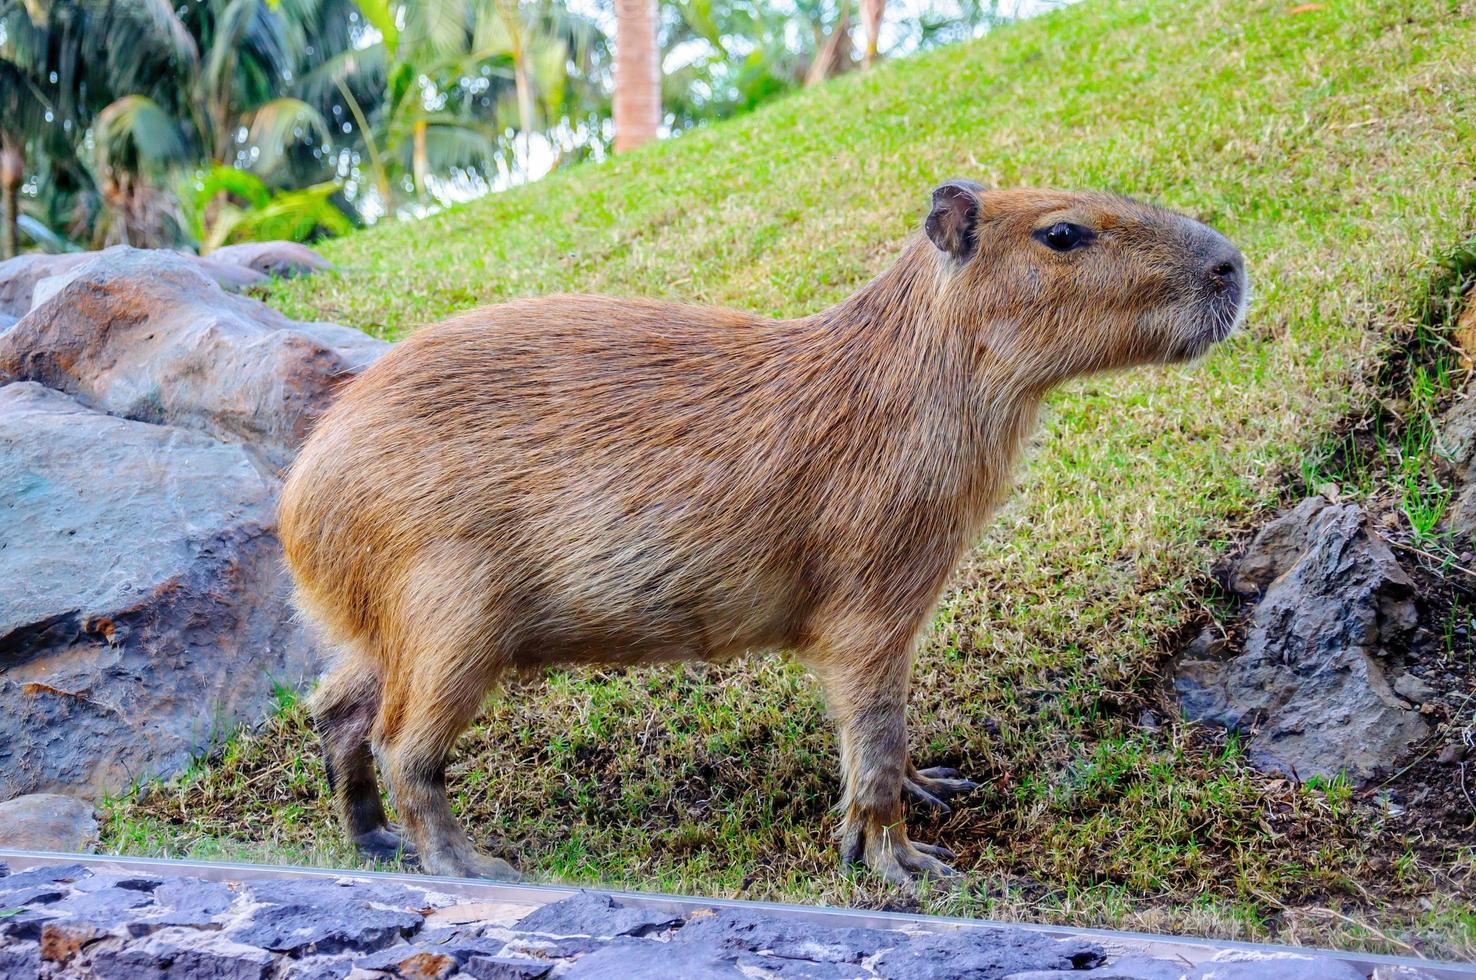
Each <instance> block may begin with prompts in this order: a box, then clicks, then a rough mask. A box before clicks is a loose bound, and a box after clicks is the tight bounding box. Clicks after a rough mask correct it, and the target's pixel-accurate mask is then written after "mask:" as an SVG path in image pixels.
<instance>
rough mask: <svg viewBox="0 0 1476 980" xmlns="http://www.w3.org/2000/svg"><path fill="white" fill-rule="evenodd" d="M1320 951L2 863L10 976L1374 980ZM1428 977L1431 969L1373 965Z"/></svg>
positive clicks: (3, 972) (1381, 974)
mask: <svg viewBox="0 0 1476 980" xmlns="http://www.w3.org/2000/svg"><path fill="white" fill-rule="evenodd" d="M1366 976H1367V974H1365V973H1364V972H1363V971H1362V970H1359V969H1355V968H1354V967H1352V966H1350V965H1348V964H1346V963H1343V962H1341V961H1338V960H1334V959H1329V958H1325V957H1317V956H1312V955H1305V956H1303V955H1288V954H1284V953H1271V954H1267V953H1250V952H1246V951H1227V952H1222V953H1220V954H1218V955H1217V956H1216V958H1215V960H1214V961H1213V962H1209V963H1201V964H1199V965H1197V966H1191V965H1188V964H1185V963H1183V962H1176V961H1173V960H1167V959H1155V958H1151V957H1147V956H1136V957H1125V958H1124V957H1118V958H1113V957H1109V956H1108V955H1107V951H1106V950H1105V949H1104V948H1103V947H1102V946H1100V945H1098V944H1096V943H1094V942H1091V941H1088V940H1086V939H1057V938H1053V937H1050V936H1047V935H1043V934H1040V933H1036V932H1030V931H1027V930H1023V929H1013V928H978V929H961V930H960V929H950V930H941V931H938V930H934V931H929V930H919V931H913V932H908V931H898V930H890V929H867V928H838V927H835V926H827V925H822V924H817V923H814V922H811V921H808V920H806V919H803V918H798V917H794V916H786V915H782V914H775V913H767V912H763V911H758V910H749V909H738V908H731V907H725V908H717V909H700V910H698V911H695V912H691V913H688V914H686V915H685V916H684V917H683V916H678V915H675V914H671V913H666V912H660V911H655V910H653V909H650V908H647V907H642V906H633V905H621V904H619V903H618V902H616V901H615V900H614V899H612V898H611V897H609V896H606V895H603V894H600V893H597V892H579V893H577V894H575V895H574V896H572V897H569V898H566V899H563V900H561V901H557V902H554V903H552V904H548V905H542V906H539V905H530V904H518V903H514V902H492V903H486V902H484V903H475V902H468V901H466V900H465V899H458V898H455V897H453V896H450V895H444V894H439V893H437V892H434V891H429V890H426V889H423V888H417V887H410V886H407V885H403V884H400V883H397V882H384V881H375V880H372V879H356V878H340V879H332V878H298V879H267V880H252V881H242V882H222V881H211V880H205V879H202V878H193V877H185V876H156V875H150V874H131V873H117V872H108V871H102V870H99V871H93V870H90V869H88V868H87V867H85V866H83V865H81V864H57V865H51V866H44V867H36V868H32V869H29V870H24V871H17V872H15V873H10V872H9V870H8V869H6V868H5V866H4V865H3V864H0V978H3V980H12V978H17V980H19V978H26V980H31V978H36V977H84V978H85V977H98V978H134V977H138V978H143V977H151V978H162V977H168V978H197V977H198V978H220V980H247V978H249V980H264V978H301V980H319V978H321V980H330V978H334V980H336V978H353V980H371V978H379V977H402V978H406V980H411V978H415V980H443V978H453V977H455V978H459V977H470V978H476V980H539V978H545V977H547V978H566V977H567V978H570V980H641V978H663V977H675V978H680V980H709V978H710V980H718V978H729V980H742V978H749V980H758V978H779V980H853V978H868V980H869V978H890V980H955V978H958V980H1073V978H1089V980H1180V978H1185V980H1268V978H1270V980H1275V978H1285V980H1364V978H1366ZM1374 976H1375V978H1376V980H1417V978H1419V977H1421V976H1425V974H1422V973H1421V972H1419V971H1414V970H1408V969H1406V968H1396V970H1395V972H1385V971H1383V970H1380V971H1376V972H1375V974H1374Z"/></svg>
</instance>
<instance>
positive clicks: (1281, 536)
mask: <svg viewBox="0 0 1476 980" xmlns="http://www.w3.org/2000/svg"><path fill="white" fill-rule="evenodd" d="M1327 506H1328V502H1327V500H1326V499H1325V498H1323V497H1308V498H1307V499H1305V500H1303V501H1302V502H1301V503H1299V504H1297V506H1296V507H1294V508H1292V509H1291V510H1290V511H1288V512H1287V513H1285V514H1283V515H1282V516H1280V517H1278V518H1277V519H1276V520H1274V521H1272V522H1271V523H1269V524H1267V525H1266V526H1265V527H1263V528H1261V530H1260V531H1258V532H1257V533H1256V536H1255V538H1253V539H1252V540H1251V543H1250V546H1249V547H1248V548H1246V550H1245V554H1244V555H1242V556H1241V557H1240V559H1239V561H1237V562H1236V563H1235V567H1234V568H1233V569H1231V572H1230V576H1229V579H1230V588H1231V589H1232V590H1233V591H1235V592H1236V593H1238V594H1240V595H1242V596H1245V597H1251V596H1257V595H1259V594H1260V593H1262V592H1264V591H1265V590H1266V587H1267V586H1269V585H1270V584H1271V583H1272V581H1274V580H1275V579H1277V578H1279V577H1281V576H1282V575H1283V574H1285V573H1286V572H1287V571H1289V570H1290V569H1291V567H1292V566H1293V565H1295V564H1296V563H1297V562H1298V561H1300V560H1301V558H1302V554H1303V552H1305V551H1306V550H1307V535H1308V532H1309V531H1310V530H1311V527H1312V525H1313V523H1314V522H1315V521H1316V519H1317V517H1318V515H1319V514H1321V513H1322V511H1323V510H1325V509H1326V508H1327Z"/></svg>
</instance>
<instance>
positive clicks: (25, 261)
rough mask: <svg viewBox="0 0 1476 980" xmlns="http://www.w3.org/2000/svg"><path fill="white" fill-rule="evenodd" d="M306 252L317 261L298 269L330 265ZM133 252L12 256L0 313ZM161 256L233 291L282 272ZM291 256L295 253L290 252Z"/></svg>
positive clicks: (14, 312)
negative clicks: (99, 262) (102, 260)
mask: <svg viewBox="0 0 1476 980" xmlns="http://www.w3.org/2000/svg"><path fill="white" fill-rule="evenodd" d="M264 244H266V245H290V244H292V243H291V242H267V243H264ZM299 247H300V248H303V249H304V250H305V251H306V252H308V253H309V254H310V255H311V256H312V258H313V259H316V262H317V263H318V264H312V263H311V261H310V260H306V259H303V258H302V257H301V256H298V259H299V261H300V262H301V263H302V264H301V265H300V268H301V269H302V270H304V271H308V270H310V269H311V270H316V269H319V268H324V267H329V266H328V263H327V262H326V261H325V260H324V259H322V258H321V257H319V256H318V255H317V253H315V252H313V251H312V249H308V248H306V247H305V246H299ZM120 251H122V252H132V251H137V250H136V249H130V248H129V247H128V246H126V245H115V246H113V247H112V248H108V249H104V250H102V251H101V252H66V253H63V254H61V255H44V254H40V253H34V254H26V255H18V256H16V257H15V258H13V259H7V260H5V261H4V262H0V314H5V315H7V316H10V317H14V318H19V317H22V316H25V315H26V313H28V312H29V311H31V310H32V309H34V308H35V307H36V306H38V305H40V304H41V303H43V302H45V301H46V300H47V299H48V298H50V297H51V295H52V294H53V293H55V292H56V290H57V289H59V288H60V287H61V286H62V285H64V284H65V283H66V282H67V280H68V278H69V277H70V276H71V274H72V273H73V272H75V271H76V270H77V269H79V268H81V267H82V266H84V265H86V264H87V263H89V262H91V261H92V260H94V259H96V258H99V257H105V256H109V255H114V254H117V253H118V252H120ZM156 254H161V255H166V254H167V255H177V256H179V258H180V260H181V261H183V262H186V263H188V264H190V265H192V266H194V267H195V268H197V269H199V270H200V271H201V272H203V273H204V274H205V275H207V276H209V277H210V278H211V279H213V280H215V282H216V284H217V285H219V286H220V287H221V288H222V289H229V290H231V291H232V292H240V291H241V290H243V289H250V288H252V287H253V286H261V285H264V284H265V283H266V282H267V281H268V277H269V276H271V275H281V273H278V272H269V271H264V270H262V269H258V268H257V267H256V266H255V265H253V264H252V263H251V262H247V261H242V260H241V259H239V258H235V257H232V256H229V255H227V256H225V257H221V256H220V255H219V252H216V253H213V254H212V255H211V257H210V258H197V257H196V256H193V255H190V254H189V253H188V252H160V253H156ZM293 254H294V255H295V254H296V253H293Z"/></svg>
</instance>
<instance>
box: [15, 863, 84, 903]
mask: <svg viewBox="0 0 1476 980" xmlns="http://www.w3.org/2000/svg"><path fill="white" fill-rule="evenodd" d="M91 877H92V871H91V870H89V869H88V868H86V867H84V866H83V865H80V864H75V863H73V864H43V865H40V866H39V867H35V868H31V869H30V870H28V871H17V872H16V873H15V874H11V875H6V876H5V877H4V878H0V900H4V898H5V895H6V894H8V893H11V892H17V891H21V890H22V889H26V888H32V887H35V886H37V885H54V884H56V883H57V882H64V883H68V884H70V883H71V882H74V881H81V880H83V879H85V878H91Z"/></svg>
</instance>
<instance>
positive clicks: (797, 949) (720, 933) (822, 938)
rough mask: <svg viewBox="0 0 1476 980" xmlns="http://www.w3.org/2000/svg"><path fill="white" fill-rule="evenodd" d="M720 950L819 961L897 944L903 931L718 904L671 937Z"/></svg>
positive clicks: (851, 959) (855, 957) (847, 959)
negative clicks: (841, 924)
mask: <svg viewBox="0 0 1476 980" xmlns="http://www.w3.org/2000/svg"><path fill="white" fill-rule="evenodd" d="M672 941H673V942H678V943H697V944H700V945H702V946H704V947H706V948H708V949H715V950H719V951H723V952H736V951H745V952H751V953H758V952H767V953H771V954H773V955H775V956H780V957H785V958H788V959H794V960H810V961H813V962H817V963H855V962H858V961H859V960H861V959H862V958H863V957H866V956H870V955H872V954H873V953H875V952H877V951H878V950H882V949H887V948H890V947H893V946H899V945H901V944H903V943H905V942H906V941H907V935H906V934H905V933H900V932H889V931H886V930H882V929H855V928H840V929H838V928H835V927H833V926H823V925H819V924H817V923H813V922H807V921H805V920H803V919H792V918H788V917H781V916H776V915H763V914H761V913H756V912H750V911H748V910H747V909H733V908H727V909H720V910H719V911H718V912H717V913H716V914H714V915H711V916H703V917H698V918H692V919H689V920H688V921H687V924H686V925H684V926H683V927H682V928H681V929H680V930H679V931H678V932H677V933H676V935H675V936H674V937H673V938H672Z"/></svg>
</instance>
